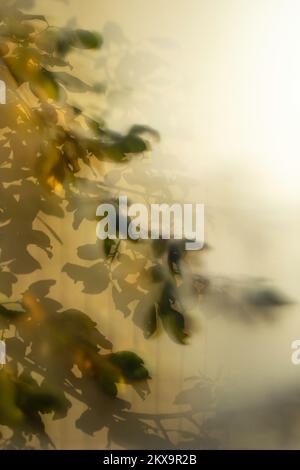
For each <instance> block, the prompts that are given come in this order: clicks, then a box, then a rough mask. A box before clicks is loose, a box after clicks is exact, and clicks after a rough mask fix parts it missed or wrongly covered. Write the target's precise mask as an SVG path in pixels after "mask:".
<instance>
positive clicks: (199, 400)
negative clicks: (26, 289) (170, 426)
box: [33, 0, 300, 448]
mask: <svg viewBox="0 0 300 470" xmlns="http://www.w3.org/2000/svg"><path fill="white" fill-rule="evenodd" d="M35 11H36V12H39V13H42V14H47V16H48V17H49V19H50V22H51V23H52V24H59V25H63V24H66V23H68V22H70V24H71V25H73V24H76V25H78V26H80V27H82V28H86V29H94V30H97V31H100V32H103V34H104V41H105V43H104V51H103V52H101V53H99V57H96V58H95V57H94V56H91V55H88V54H86V56H84V57H78V58H77V59H76V60H77V67H79V70H80V74H79V75H80V77H81V78H83V79H86V81H89V79H91V78H92V79H93V80H99V81H104V82H105V81H106V80H107V79H108V78H109V88H108V89H107V91H106V93H105V95H104V97H103V98H101V97H99V102H95V99H93V100H91V101H90V102H89V101H87V102H86V103H85V105H86V107H87V109H88V111H89V112H90V113H91V114H94V115H96V114H97V113H98V114H100V115H101V114H103V112H104V114H105V117H106V119H107V121H108V123H109V125H110V126H111V127H114V128H115V129H118V130H125V129H127V128H128V127H129V126H130V125H131V124H133V123H141V124H149V125H151V126H152V127H154V128H156V129H157V130H158V131H159V132H160V134H161V138H162V140H161V143H159V144H157V145H156V146H155V148H154V151H153V154H152V156H151V162H149V161H148V162H146V163H145V165H152V166H153V168H156V169H158V170H159V172H160V173H162V174H164V173H166V174H169V172H170V170H171V171H172V172H173V174H174V177H175V176H176V178H178V194H177V195H175V196H174V197H177V198H178V197H180V198H181V199H182V201H183V200H188V201H197V202H204V203H205V205H206V238H207V241H208V243H209V245H210V246H211V250H209V251H208V252H206V253H205V254H200V255H199V257H198V258H199V259H198V261H196V262H195V265H196V269H198V270H199V272H205V273H208V274H209V275H211V276H212V278H213V279H214V278H216V279H219V278H221V279H222V278H229V279H230V283H232V284H233V285H237V286H239V285H240V284H243V283H247V282H248V278H266V279H267V280H269V282H270V284H271V285H275V286H277V287H278V288H279V289H280V290H281V291H282V292H284V293H285V295H286V296H287V297H288V298H290V299H291V300H293V301H294V305H292V306H289V307H288V308H286V309H281V310H279V311H278V312H276V315H275V316H277V317H278V318H277V319H276V321H274V322H266V321H263V320H262V321H260V320H258V321H257V322H254V324H250V325H249V324H248V323H245V322H244V321H243V319H240V316H239V317H238V318H239V319H237V318H236V316H234V315H233V316H232V315H230V314H228V312H227V311H225V309H224V310H223V309H222V306H220V308H219V309H217V311H214V309H211V308H210V307H207V308H205V306H204V305H201V304H200V305H199V308H195V307H194V308H193V309H192V311H191V317H192V319H193V322H192V330H193V331H194V333H193V335H192V338H191V341H190V344H189V345H188V346H185V347H184V346H180V345H177V344H174V343H172V342H171V341H170V340H169V338H168V337H166V336H165V335H163V336H161V337H157V338H153V339H151V340H149V341H147V342H146V341H145V340H144V338H143V335H142V333H141V332H140V331H139V330H137V328H136V327H135V326H134V325H132V323H131V321H130V320H128V319H127V320H126V319H124V318H123V315H122V314H121V313H120V312H116V311H114V306H113V303H112V301H111V300H110V297H111V293H110V292H106V293H105V294H104V295H103V296H102V297H103V298H105V301H104V300H103V302H102V301H101V306H102V309H101V312H99V309H98V308H97V306H99V298H98V299H95V298H94V299H90V298H87V297H91V296H84V294H81V295H80V292H79V291H78V289H77V288H74V284H73V283H72V281H71V280H70V279H67V277H66V276H65V275H64V274H61V273H59V272H57V273H56V278H58V279H61V283H60V286H61V287H60V289H61V290H60V296H63V298H64V304H65V305H66V306H67V305H68V304H69V305H70V306H74V305H72V302H73V299H74V289H76V293H77V296H78V302H77V300H76V303H77V307H78V308H80V307H81V306H82V307H85V308H87V307H88V309H89V311H90V312H91V311H92V312H93V317H94V318H95V319H96V320H97V321H98V322H99V324H100V325H101V330H102V331H104V332H105V333H106V334H107V336H108V337H109V338H110V339H111V340H112V342H113V344H114V346H115V347H116V348H117V349H122V348H123V349H124V348H125V349H126V348H127V349H130V348H133V349H134V350H136V351H137V352H139V353H140V354H141V355H142V356H143V357H145V359H146V360H147V364H148V365H149V368H150V371H151V375H152V377H153V379H152V381H151V394H150V395H149V396H148V397H147V398H146V400H144V401H143V400H141V399H140V398H139V397H138V396H136V395H134V392H128V391H127V390H126V389H124V392H123V393H124V396H125V397H126V396H128V394H129V395H132V396H131V399H133V400H134V407H133V411H136V412H143V413H145V412H149V413H158V414H159V413H171V412H180V411H182V410H183V411H184V410H189V409H191V408H192V409H195V410H198V411H199V412H202V408H201V407H202V404H203V394H202V392H201V390H200V388H201V387H199V386H198V387H197V385H196V386H194V388H193V385H192V383H191V382H190V381H189V380H187V379H188V378H189V377H190V376H195V375H197V374H199V373H201V374H205V375H206V376H208V377H210V378H211V379H212V381H213V383H214V385H213V386H214V387H215V388H217V391H216V395H215V396H216V398H215V399H214V400H213V402H212V404H211V408H210V412H209V415H211V416H212V419H213V422H212V427H213V429H212V430H211V429H208V430H207V433H209V432H210V431H211V432H212V435H213V436H214V437H215V438H216V441H215V442H214V443H213V444H211V443H209V441H207V445H206V444H205V439H204V437H203V436H202V437H201V439H202V440H201V439H200V438H199V443H198V444H197V442H196V443H195V444H194V446H195V447H197V446H198V447H203V446H204V447H209V446H213V447H229V448H239V447H241V448H248V447H250V448H251V447H256V448H257V447H260V448H263V447H275V448H277V447H279V448H282V447H284V448H289V447H300V439H299V438H300V426H299V424H298V423H300V421H299V420H298V409H299V410H300V400H299V404H298V396H299V397H300V394H299V393H298V390H300V366H299V367H298V368H297V366H293V365H292V364H291V360H290V356H291V342H292V341H293V340H294V339H297V338H299V337H300V322H299V318H298V316H299V307H298V305H297V302H298V300H299V288H298V282H299V277H300V267H299V266H300V263H299V261H300V251H299V247H298V240H299V234H300V233H299V232H300V223H299V208H300V204H299V203H300V188H299V182H298V181H299V169H300V164H299V150H300V148H299V147H300V141H299V117H300V116H299V114H300V106H299V105H300V91H299V83H300V56H299V41H300V32H299V31H300V29H299V14H300V4H299V2H298V1H297V0H270V1H269V0H251V1H250V0H210V1H202V0H172V1H171V0H152V1H151V2H148V1H146V0H100V1H99V0H86V1H85V2H82V0H70V1H66V2H59V1H55V2H51V4H50V2H49V1H43V0H38V1H37V2H36V7H35ZM101 54H108V56H109V57H111V59H110V63H109V66H108V67H107V68H106V69H105V70H103V67H101ZM82 99H83V98H82V97H80V96H74V103H76V102H79V101H80V100H82ZM84 99H85V98H84ZM64 223H65V222H64ZM64 230H66V229H65V228H64ZM67 233H68V231H67V230H66V231H65V236H67ZM87 233H88V231H87V229H84V230H83V231H82V233H81V235H80V234H79V236H80V237H82V241H84V242H85V243H88V242H89V241H90V240H91V241H92V238H93V236H94V232H93V231H91V234H90V235H89V238H88V237H87ZM71 234H72V228H71V227H70V236H71ZM61 256H62V260H63V259H65V260H66V261H70V257H72V256H73V257H74V256H75V255H74V252H72V250H71V247H70V248H69V249H65V250H64V252H63V253H62V255H61ZM64 257H65V258H64ZM45 269H46V271H47V270H48V272H49V273H50V272H51V273H52V270H53V272H54V271H55V266H54V265H53V266H51V263H49V261H48V265H47V266H45ZM33 280H34V279H33ZM103 305H105V308H103ZM199 380H200V379H199ZM196 383H197V380H196ZM191 388H192V392H189V393H187V394H186V395H185V398H186V400H187V403H186V404H182V402H181V403H180V400H179V403H178V399H177V403H175V401H176V396H178V394H180V393H182V392H183V391H185V390H188V389H191ZM202 391H203V390H202ZM204 401H205V397H204ZM55 426H56V427H54V428H53V435H54V440H55V443H56V445H57V446H58V447H62V448H82V447H86V448H88V447H95V446H96V447H103V445H105V442H106V441H105V433H97V434H96V435H95V436H93V437H91V436H87V435H85V434H83V433H81V432H80V431H78V430H75V428H74V424H73V422H72V419H71V418H68V420H66V421H65V422H64V423H61V422H57V424H56V425H55ZM176 427H177V428H178V429H182V428H184V423H183V422H182V420H180V419H178V420H177V421H176V425H175V431H176ZM175 431H174V433H173V434H174V435H173V434H172V432H170V436H171V437H172V438H173V441H174V442H175V443H176V432H175ZM126 439H127V441H126ZM137 445H139V446H143V443H137V441H135V440H134V439H132V440H130V436H128V437H126V438H124V439H123V440H122V439H121V441H120V442H119V443H117V442H115V443H112V447H122V446H123V447H133V448H134V447H135V446H137ZM147 445H148V444H147V443H145V446H147ZM187 445H188V444H187ZM181 446H183V444H182V443H181Z"/></svg>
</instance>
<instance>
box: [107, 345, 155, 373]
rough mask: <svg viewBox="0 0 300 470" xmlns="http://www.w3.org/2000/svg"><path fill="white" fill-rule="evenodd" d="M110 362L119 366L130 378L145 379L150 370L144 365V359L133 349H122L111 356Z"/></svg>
mask: <svg viewBox="0 0 300 470" xmlns="http://www.w3.org/2000/svg"><path fill="white" fill-rule="evenodd" d="M109 360H110V362H111V363H112V364H113V365H115V366H117V367H118V368H119V369H120V370H121V372H122V374H123V375H124V377H125V378H126V379H128V380H145V379H148V378H149V372H148V371H147V369H146V368H145V367H144V361H143V359H141V358H140V357H139V356H138V355H137V354H135V353H133V352H131V351H120V352H117V353H112V354H110V356H109Z"/></svg>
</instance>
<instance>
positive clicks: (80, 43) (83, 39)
mask: <svg viewBox="0 0 300 470" xmlns="http://www.w3.org/2000/svg"><path fill="white" fill-rule="evenodd" d="M102 43H103V39H102V36H101V34H99V33H96V32H92V31H86V30H84V29H77V30H76V31H74V32H73V37H72V45H73V46H74V47H77V48H82V49H99V48H100V47H101V46H102Z"/></svg>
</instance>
